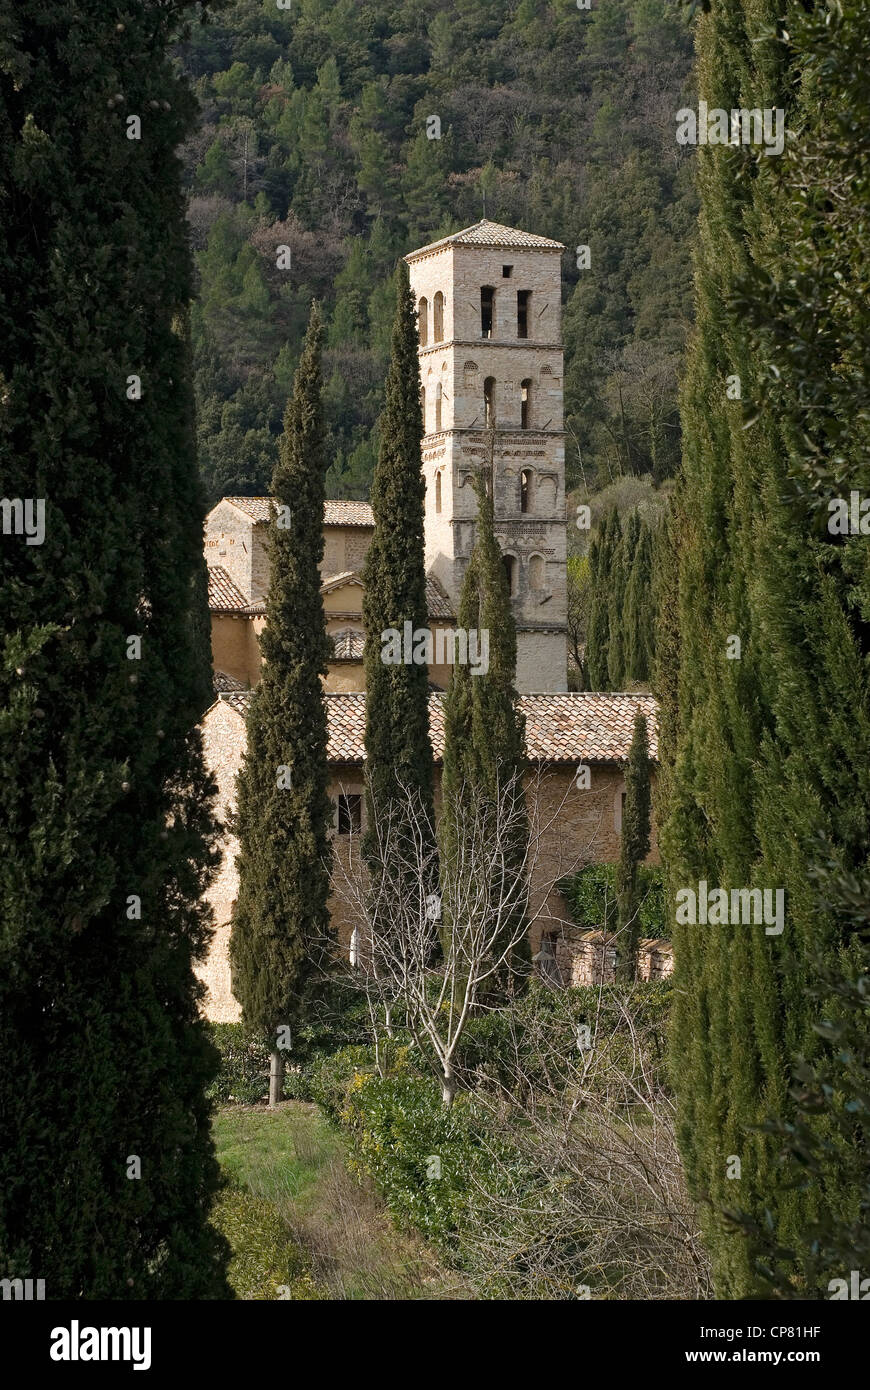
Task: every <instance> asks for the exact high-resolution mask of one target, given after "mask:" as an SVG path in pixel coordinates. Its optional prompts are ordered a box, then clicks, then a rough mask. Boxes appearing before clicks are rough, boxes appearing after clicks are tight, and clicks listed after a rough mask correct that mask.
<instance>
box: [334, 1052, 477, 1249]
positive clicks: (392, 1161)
mask: <svg viewBox="0 0 870 1390" xmlns="http://www.w3.org/2000/svg"><path fill="white" fill-rule="evenodd" d="M341 1119H342V1122H343V1123H344V1125H345V1126H346V1127H347V1129H348V1130H349V1131H350V1135H351V1140H352V1143H351V1153H352V1158H351V1162H352V1163H353V1164H354V1165H356V1166H358V1167H359V1168H360V1169H363V1170H365V1171H366V1172H367V1173H368V1174H370V1176H371V1177H372V1178H374V1180H375V1182H376V1183H377V1185H378V1188H379V1190H380V1192H381V1195H382V1197H383V1199H384V1202H385V1203H386V1206H387V1208H388V1209H389V1211H390V1213H391V1214H392V1216H393V1218H394V1219H395V1220H396V1222H397V1223H398V1224H399V1225H400V1226H403V1227H405V1228H413V1229H415V1230H417V1231H419V1232H420V1233H421V1234H422V1235H423V1236H424V1237H425V1238H426V1239H427V1240H429V1241H431V1242H432V1243H433V1244H435V1245H437V1246H438V1247H439V1248H440V1249H441V1250H442V1252H444V1253H445V1254H452V1253H455V1249H456V1244H457V1236H458V1232H459V1230H460V1228H461V1224H462V1215H463V1212H464V1210H465V1208H466V1206H467V1204H468V1201H469V1197H470V1194H471V1192H472V1190H473V1180H474V1179H475V1178H476V1179H477V1181H480V1182H482V1183H484V1184H485V1183H486V1182H487V1180H488V1179H487V1176H486V1174H487V1172H488V1171H489V1170H490V1168H491V1166H492V1165H491V1159H490V1156H489V1153H488V1150H487V1149H486V1148H485V1147H483V1146H482V1145H481V1143H480V1141H479V1138H478V1137H477V1135H476V1134H475V1127H474V1114H473V1102H472V1099H471V1097H470V1096H469V1095H468V1094H461V1095H460V1096H458V1097H457V1099H456V1100H455V1101H454V1103H453V1105H452V1106H451V1107H450V1108H449V1109H445V1107H444V1106H443V1105H442V1103H441V1087H440V1085H439V1083H438V1082H437V1081H436V1080H435V1079H434V1078H429V1077H421V1076H417V1075H414V1074H412V1073H411V1072H408V1073H405V1074H398V1075H394V1076H389V1077H387V1078H386V1079H382V1078H381V1077H379V1076H373V1075H368V1076H366V1075H365V1074H363V1073H361V1072H360V1073H357V1075H356V1077H355V1078H354V1079H353V1081H352V1082H351V1083H350V1085H349V1086H348V1088H347V1093H346V1099H345V1105H344V1110H343V1112H342V1116H341Z"/></svg>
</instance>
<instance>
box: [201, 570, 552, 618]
mask: <svg viewBox="0 0 870 1390" xmlns="http://www.w3.org/2000/svg"><path fill="white" fill-rule="evenodd" d="M214 568H215V569H217V568H218V566H215V567H214ZM225 573H226V572H225V571H224V570H221V574H225ZM227 582H228V583H229V584H230V585H232V580H231V579H229V576H227ZM345 584H355V585H358V586H359V587H360V588H362V576H361V575H360V573H359V571H358V570H345V572H344V573H343V574H331V575H330V576H329V577H328V578H327V579H324V581H323V583H322V584H321V586H320V592H321V593H322V594H328V593H332V592H334V591H335V590H336V589H340V588H342V586H343V585H345ZM232 587H233V588H235V586H234V585H232ZM215 592H216V591H215ZM235 592H236V593H237V594H238V598H239V600H240V602H238V603H235V604H232V605H229V604H226V603H220V602H218V601H217V600H216V599H215V600H213V599H212V587H211V584H209V591H208V604H209V608H211V610H212V611H213V612H218V613H220V612H224V611H226V609H227V608H228V607H232V608H234V609H236V610H238V611H240V612H242V613H244V614H245V615H246V616H247V617H249V618H251V617H260V616H262V615H263V614H264V613H265V611H266V600H265V599H261V598H260V599H254V600H253V602H252V603H246V602H245V599H244V597H243V596H242V595H241V594H240V593H239V591H238V590H237V589H236V591H235ZM426 604H427V609H428V613H429V617H430V618H448V619H452V618H453V617H454V613H453V605H452V603H451V602H450V599H449V598H448V597H447V594H446V593H445V592H444V590H443V589H442V587H441V585H440V584H439V583H438V580H437V579H433V578H432V576H431V575H427V576H426ZM352 611H353V612H356V609H353V610H352ZM559 630H560V631H561V629H559Z"/></svg>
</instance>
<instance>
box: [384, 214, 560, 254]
mask: <svg viewBox="0 0 870 1390" xmlns="http://www.w3.org/2000/svg"><path fill="white" fill-rule="evenodd" d="M445 246H514V247H516V248H517V249H518V250H521V251H522V250H524V251H564V249H565V247H564V245H563V243H562V242H561V241H552V240H551V239H550V237H546V236H535V235H534V233H532V232H521V231H520V229H519V228H518V227H503V226H502V225H501V223H499V222H489V221H488V220H487V219H486V218H485V217H484V218H483V220H482V221H480V222H475V223H474V226H473V227H464V228H463V230H462V231H461V232H454V233H453V235H452V236H445V237H442V238H441V240H440V241H432V242H430V243H429V245H428V246H421V247H419V249H418V250H416V251H411V252H409V253H408V255H407V256H405V260H406V261H414V260H416V259H417V257H418V256H426V255H429V254H430V253H431V252H433V251H440V250H441V249H442V248H443V247H445Z"/></svg>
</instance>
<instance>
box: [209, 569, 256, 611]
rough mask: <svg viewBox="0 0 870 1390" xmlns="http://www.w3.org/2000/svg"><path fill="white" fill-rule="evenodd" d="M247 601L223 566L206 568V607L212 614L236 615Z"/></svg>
mask: <svg viewBox="0 0 870 1390" xmlns="http://www.w3.org/2000/svg"><path fill="white" fill-rule="evenodd" d="M247 603H248V600H247V599H246V598H245V596H244V594H243V593H242V591H241V589H239V588H237V586H236V585H235V584H234V583H233V581H232V579H230V576H229V575H228V574H227V572H226V570H225V569H224V567H223V565H209V567H208V606H209V608H210V609H211V611H212V612H213V613H237V612H239V611H240V610H242V609H244V608H246V607H247Z"/></svg>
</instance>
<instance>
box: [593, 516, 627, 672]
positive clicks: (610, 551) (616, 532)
mask: <svg viewBox="0 0 870 1390" xmlns="http://www.w3.org/2000/svg"><path fill="white" fill-rule="evenodd" d="M621 543H622V527H621V525H620V522H619V513H618V511H617V510H616V508H615V507H614V508H612V509H611V510H610V511H609V512H608V513H607V514H606V516H605V517H604V518H603V520H602V522H601V525H600V527H599V530H598V535H597V537H596V539H595V540H594V541H593V542H592V545H591V546H590V548H589V624H588V627H587V630H586V662H587V666H588V669H589V689H590V690H612V689H613V686H612V685H611V684H610V675H609V665H610V644H611V608H612V604H611V588H612V580H613V569H614V563H615V556H616V554H617V552H618V550H619V548H620V545H621ZM618 616H619V617H621V614H619V615H618Z"/></svg>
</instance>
